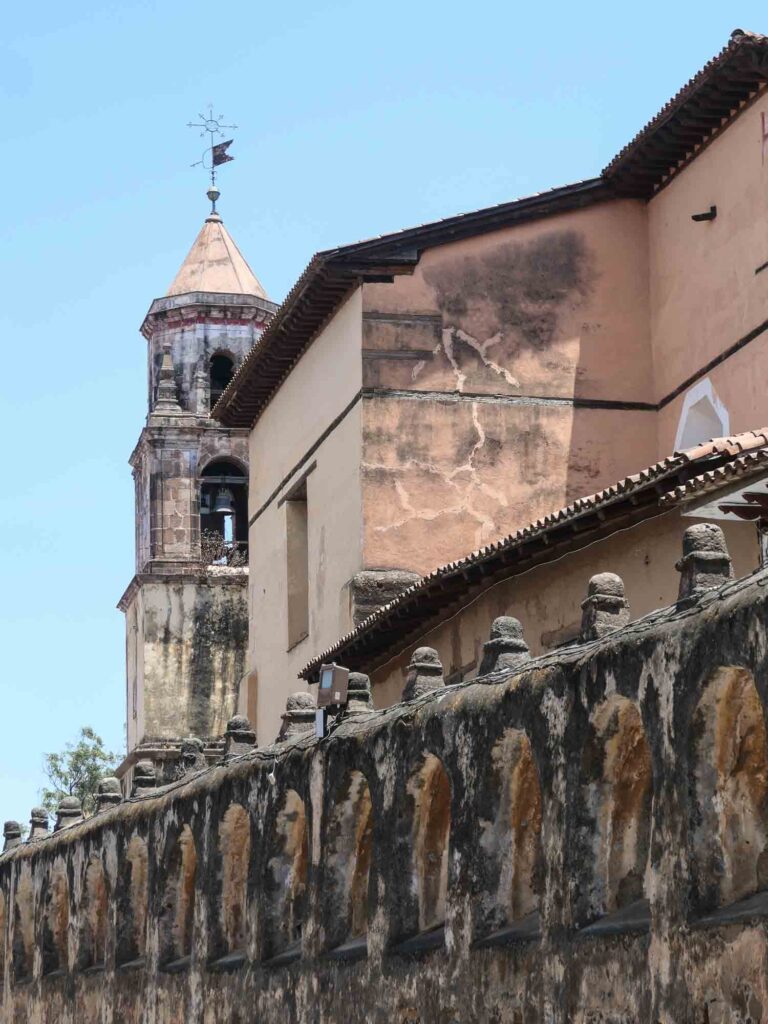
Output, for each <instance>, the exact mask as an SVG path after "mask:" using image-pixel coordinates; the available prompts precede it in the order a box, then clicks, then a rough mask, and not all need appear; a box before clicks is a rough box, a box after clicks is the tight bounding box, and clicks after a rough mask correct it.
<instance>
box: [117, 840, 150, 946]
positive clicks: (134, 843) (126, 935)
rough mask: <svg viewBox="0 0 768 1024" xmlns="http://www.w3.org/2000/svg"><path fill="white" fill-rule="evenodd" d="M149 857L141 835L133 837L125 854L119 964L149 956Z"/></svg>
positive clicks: (118, 931) (120, 913)
mask: <svg viewBox="0 0 768 1024" xmlns="http://www.w3.org/2000/svg"><path fill="white" fill-rule="evenodd" d="M148 877H149V854H148V851H147V844H146V842H145V841H144V840H143V839H142V838H141V837H140V836H133V837H132V839H131V841H130V843H129V844H128V849H127V850H126V854H125V877H124V880H123V884H122V886H121V889H120V894H119V897H118V915H117V962H118V963H119V964H126V963H130V962H131V961H132V960H138V959H139V957H143V956H144V955H145V953H146V942H147V938H146V931H147V896H148V889H147V880H148Z"/></svg>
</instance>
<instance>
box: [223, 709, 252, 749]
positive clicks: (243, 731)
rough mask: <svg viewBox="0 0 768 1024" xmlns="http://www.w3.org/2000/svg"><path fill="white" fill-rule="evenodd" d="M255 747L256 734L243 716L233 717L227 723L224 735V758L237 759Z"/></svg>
mask: <svg viewBox="0 0 768 1024" xmlns="http://www.w3.org/2000/svg"><path fill="white" fill-rule="evenodd" d="M255 747H256V733H255V732H254V731H253V729H252V728H251V723H250V722H249V721H248V719H247V718H246V717H245V715H235V716H234V718H230V720H229V721H228V722H227V730H226V732H225V733H224V756H225V758H226V757H237V756H238V755H239V754H247V753H248V752H249V751H251V750H253V749H254V748H255Z"/></svg>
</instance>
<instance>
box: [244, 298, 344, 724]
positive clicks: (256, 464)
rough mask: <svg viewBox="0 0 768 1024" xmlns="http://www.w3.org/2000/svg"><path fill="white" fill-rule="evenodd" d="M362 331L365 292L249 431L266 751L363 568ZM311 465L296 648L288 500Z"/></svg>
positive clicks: (254, 594) (254, 608)
mask: <svg viewBox="0 0 768 1024" xmlns="http://www.w3.org/2000/svg"><path fill="white" fill-rule="evenodd" d="M360 324H361V296H360V291H359V290H358V291H357V292H356V293H354V294H353V295H352V296H351V297H350V299H349V300H348V301H347V303H346V304H345V305H344V306H343V307H342V308H341V309H340V310H339V311H338V312H337V314H336V316H335V317H333V319H332V320H331V321H330V323H329V324H328V325H327V327H326V328H325V330H323V331H322V332H321V333H320V335H319V336H318V337H317V338H316V339H315V341H314V343H313V344H312V346H311V347H310V348H309V349H308V350H307V351H306V352H305V354H304V355H303V356H302V358H301V359H300V360H299V362H298V364H297V365H296V366H295V367H294V368H293V370H292V372H291V374H290V376H289V377H288V379H287V380H286V381H285V383H284V384H283V385H282V387H281V388H280V390H279V391H278V392H277V394H276V395H275V397H274V398H273V399H272V402H271V403H270V405H269V406H268V407H267V409H266V411H265V412H264V415H263V416H262V417H261V419H260V420H259V421H258V422H257V424H256V426H255V429H254V430H253V431H252V433H251V441H250V467H251V468H250V474H251V484H250V496H249V506H250V516H251V517H253V516H254V515H256V514H257V513H259V511H260V510H261V511H260V514H259V515H258V517H257V518H256V520H255V522H253V523H252V525H251V527H250V531H249V559H250V577H251V583H250V637H249V656H248V670H249V675H248V676H247V677H246V679H245V680H244V681H243V685H242V686H241V693H240V707H241V709H243V710H245V709H246V708H249V709H250V712H251V715H253V712H254V709H255V717H256V721H255V722H254V723H253V724H254V727H255V728H256V729H257V732H258V738H259V743H260V744H263V743H265V742H271V741H272V740H273V739H274V738H275V736H276V735H277V732H278V729H279V727H280V715H281V713H282V712H283V711H284V710H285V701H286V697H287V696H288V695H289V694H291V693H293V692H295V691H296V690H301V689H304V684H303V683H302V682H301V681H300V680H299V679H298V678H297V676H298V672H299V671H300V669H301V668H303V666H304V665H305V664H306V662H307V661H308V660H309V659H310V657H312V655H313V654H314V653H316V652H317V651H320V650H323V649H324V648H325V647H329V646H330V645H331V644H332V643H333V642H334V641H335V640H336V639H337V637H338V636H339V635H341V634H342V633H344V632H345V631H346V630H347V629H349V626H350V616H349V607H348V601H347V600H346V591H345V584H346V583H347V582H348V581H349V579H350V578H351V577H352V576H353V575H354V573H355V572H357V571H358V569H360V567H361V557H362V556H361V539H360V531H361V520H362V513H361V508H360V439H361V434H362V429H361V405H360V401H359V400H358V402H357V404H355V405H354V406H353V407H352V408H350V409H348V406H349V405H350V403H352V402H353V401H354V399H355V398H356V397H358V399H359V393H360V386H361V365H360V329H361V328H360ZM345 409H348V411H347V412H346V415H345V416H344V417H343V418H342V419H341V421H340V422H338V423H336V424H335V426H334V423H335V421H336V420H337V418H338V417H339V416H340V414H341V413H343V412H344V410H345ZM326 433H327V436H325V437H324V439H323V440H322V442H321V443H320V445H319V447H318V448H317V449H316V451H314V452H313V453H312V455H311V457H307V458H305V456H307V453H308V451H309V450H310V449H311V448H312V447H313V446H314V445H315V444H316V443H317V442H318V441H319V440H320V439H321V438H323V436H324V435H325V434H326ZM302 460H303V461H302ZM313 463H314V464H315V467H314V468H313V469H312V470H311V472H310V473H309V475H308V476H307V477H306V487H307V512H308V524H309V525H308V549H309V636H308V637H307V638H306V639H305V640H302V641H301V642H300V643H298V644H296V645H295V646H293V647H292V648H291V649H290V650H288V621H287V567H286V506H285V503H284V502H283V503H281V499H282V498H283V497H284V496H285V495H286V494H288V493H290V492H291V489H292V488H293V487H294V486H295V483H296V481H297V480H300V479H301V477H302V474H304V473H305V472H306V471H307V469H309V468H310V467H311V466H312V464H313ZM276 491H277V493H275V492H276ZM270 497H271V500H269V499H270ZM265 503H266V507H264V506H265ZM254 691H255V692H254Z"/></svg>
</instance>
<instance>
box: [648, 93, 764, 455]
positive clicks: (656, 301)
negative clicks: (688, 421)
mask: <svg viewBox="0 0 768 1024" xmlns="http://www.w3.org/2000/svg"><path fill="white" fill-rule="evenodd" d="M763 112H765V113H768V99H766V98H765V97H763V98H761V99H760V100H759V101H758V102H756V103H753V104H752V106H750V107H748V108H747V109H745V110H744V111H743V113H742V114H741V115H740V116H739V117H738V118H737V119H736V120H735V121H734V122H733V123H732V124H730V125H729V126H728V128H727V129H726V130H725V131H724V132H723V133H722V134H721V135H720V136H719V137H718V138H717V139H715V141H714V142H712V143H711V144H710V145H709V146H708V147H707V148H706V149H704V150H703V151H702V152H701V153H700V154H699V155H698V156H697V157H696V159H695V160H693V161H692V162H691V163H690V164H689V165H688V166H687V167H686V168H684V169H683V170H682V171H681V172H679V173H678V175H677V176H676V177H675V178H673V179H672V181H671V182H670V183H669V184H668V185H667V186H666V188H664V189H662V191H661V192H660V193H659V194H658V195H657V196H655V197H654V198H653V199H652V200H651V202H650V203H649V204H648V225H649V246H650V295H651V337H652V346H653V365H654V376H655V384H654V397H655V399H656V401H660V400H661V399H663V398H664V397H665V396H666V395H668V394H670V393H671V392H672V391H673V390H674V389H675V388H677V387H679V386H680V385H681V384H682V383H683V382H684V381H686V380H687V379H688V378H689V377H690V376H691V375H692V374H694V373H695V372H697V371H698V370H700V369H701V368H703V367H704V366H706V364H707V363H708V362H709V361H710V360H712V359H714V358H715V357H717V356H719V355H720V354H721V353H723V352H724V351H725V350H726V349H728V348H729V346H731V345H733V344H735V343H736V342H738V341H739V340H740V339H741V338H743V337H745V336H746V335H747V334H749V333H750V332H751V331H753V330H754V329H755V328H757V327H759V325H760V324H762V323H763V322H765V321H766V319H768V270H766V271H763V272H762V273H759V274H756V273H755V270H756V269H757V268H758V267H759V266H761V265H762V264H764V263H765V262H766V260H768V164H765V163H764V162H763V157H762V151H761V133H762V129H761V114H762V113H763ZM710 206H716V207H717V217H716V218H715V220H713V221H703V222H698V223H697V222H694V221H692V220H691V215H692V214H696V213H703V212H705V211H707V210H709V208H710ZM766 373H768V334H763V335H761V336H759V337H757V338H756V339H755V340H754V341H752V342H750V343H749V344H748V345H747V346H746V348H744V349H742V350H741V352H740V353H739V354H738V355H736V356H731V357H730V358H729V359H727V360H726V361H725V362H723V363H722V364H721V365H720V366H718V367H716V368H715V369H714V370H712V371H711V372H710V373H709V378H710V380H711V383H712V386H713V387H714V389H715V392H716V393H717V394H718V396H719V397H720V399H721V400H722V401H723V402H724V404H725V405H726V407H727V408H728V411H729V413H730V429H731V431H732V432H738V431H742V430H747V429H750V428H752V427H757V426H761V425H763V424H764V423H765V422H766V421H768V408H767V406H766V401H765V389H764V387H762V383H761V382H762V381H763V380H764V379H765V376H766ZM684 398H685V395H684V394H682V395H680V396H679V397H678V398H677V399H675V400H674V401H672V402H670V403H669V404H668V405H666V406H665V407H664V408H663V409H662V411H661V414H660V416H659V427H658V451H659V453H660V454H666V453H668V452H670V451H671V450H672V448H673V447H674V441H675V434H676V430H677V425H678V420H679V418H680V413H681V409H682V405H683V401H684Z"/></svg>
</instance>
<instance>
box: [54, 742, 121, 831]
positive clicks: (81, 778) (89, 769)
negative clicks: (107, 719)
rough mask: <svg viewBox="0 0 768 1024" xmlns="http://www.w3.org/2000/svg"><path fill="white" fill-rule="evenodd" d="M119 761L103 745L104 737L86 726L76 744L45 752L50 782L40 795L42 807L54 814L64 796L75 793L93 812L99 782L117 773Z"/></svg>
mask: <svg viewBox="0 0 768 1024" xmlns="http://www.w3.org/2000/svg"><path fill="white" fill-rule="evenodd" d="M119 763H120V757H119V755H118V754H114V753H112V752H111V751H109V750H107V749H106V748H105V747H104V741H103V740H102V738H101V736H99V735H97V734H96V733H95V732H94V731H93V729H91V728H90V727H89V726H87V725H86V726H83V728H82V729H81V730H80V738H79V739H78V741H77V742H76V743H67V744H66V746H65V747H64V750H63V751H62V752H61V753H59V754H44V755H43V771H44V772H45V775H46V777H47V779H48V781H49V783H50V786H49V787H46V788H45V789H43V790H42V792H41V794H40V798H41V800H42V803H43V806H44V807H45V809H46V810H47V811H48V813H49V814H54V813H55V812H56V808H57V807H58V805H59V802H60V801H61V799H62V798H63V797H65V796H76V797H79V798H80V801H81V802H82V805H83V812H84V813H85V814H93V811H94V809H95V806H96V793H97V791H98V788H99V783H100V782H101V780H102V779H103V778H104V777H105V776H106V775H112V774H114V771H115V769H116V768H117V766H118V764H119Z"/></svg>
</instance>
